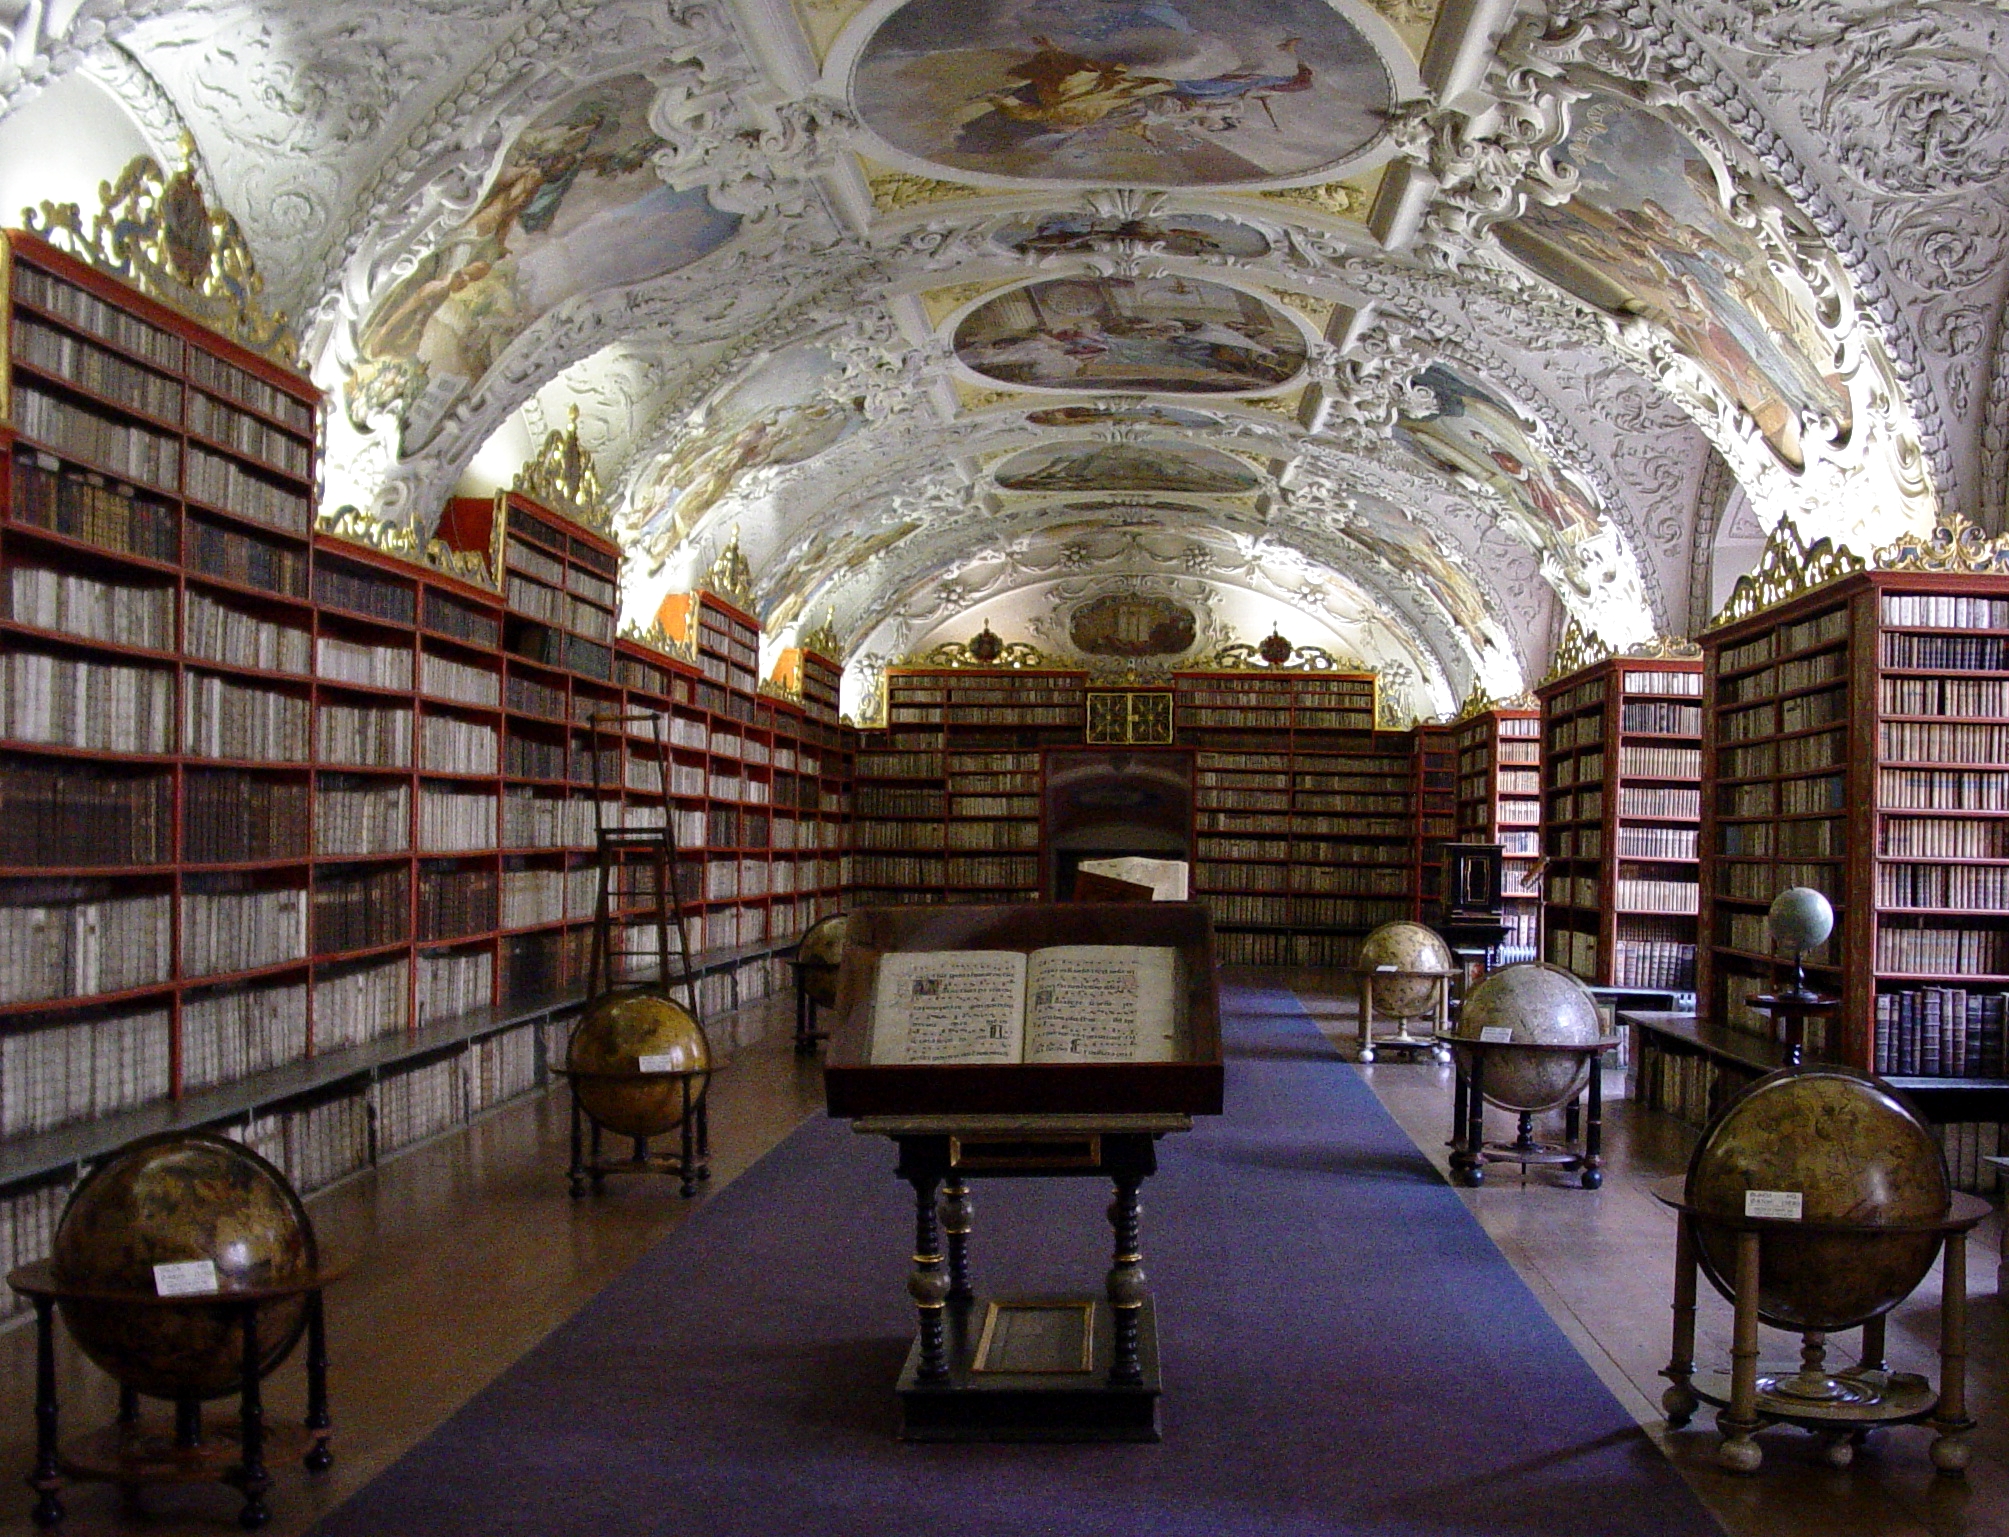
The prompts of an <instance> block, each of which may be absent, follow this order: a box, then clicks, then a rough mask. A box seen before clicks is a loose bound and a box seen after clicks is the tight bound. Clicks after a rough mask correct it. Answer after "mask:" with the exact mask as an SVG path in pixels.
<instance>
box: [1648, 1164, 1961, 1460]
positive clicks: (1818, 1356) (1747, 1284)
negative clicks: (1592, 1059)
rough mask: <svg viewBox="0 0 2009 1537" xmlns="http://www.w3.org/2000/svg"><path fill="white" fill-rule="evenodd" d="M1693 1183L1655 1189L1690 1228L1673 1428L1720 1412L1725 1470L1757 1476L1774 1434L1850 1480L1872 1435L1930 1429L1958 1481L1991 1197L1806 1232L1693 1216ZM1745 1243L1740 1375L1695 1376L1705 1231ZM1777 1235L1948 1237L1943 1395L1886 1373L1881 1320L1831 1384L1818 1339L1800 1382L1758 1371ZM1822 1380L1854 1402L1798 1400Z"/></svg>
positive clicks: (1679, 1290) (1733, 1354)
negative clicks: (1767, 1243) (1767, 1273)
mask: <svg viewBox="0 0 2009 1537" xmlns="http://www.w3.org/2000/svg"><path fill="white" fill-rule="evenodd" d="M1686 1184H1687V1180H1686V1178H1685V1176H1682V1175H1679V1174H1677V1175H1674V1176H1673V1177H1672V1178H1669V1179H1663V1180H1661V1181H1659V1182H1658V1183H1657V1184H1655V1185H1654V1187H1653V1196H1654V1199H1655V1200H1657V1201H1659V1202H1660V1203H1661V1204H1662V1205H1663V1206H1667V1207H1670V1208H1672V1209H1673V1210H1674V1211H1675V1212H1676V1213H1677V1214H1678V1217H1679V1222H1678V1224H1677V1227H1676V1229H1675V1239H1674V1348H1673V1352H1672V1354H1671V1356H1670V1357H1669V1360H1668V1363H1667V1368H1666V1370H1665V1371H1663V1372H1662V1373H1661V1376H1663V1377H1665V1378H1667V1379H1668V1382H1669V1384H1670V1386H1669V1387H1668V1389H1667V1391H1666V1392H1665V1393H1664V1394H1662V1395H1661V1404H1662V1406H1663V1407H1664V1408H1665V1409H1666V1410H1667V1422H1668V1424H1670V1425H1672V1426H1673V1427H1674V1428H1676V1429H1677V1430H1678V1429H1680V1427H1682V1426H1683V1425H1686V1424H1687V1423H1688V1421H1689V1420H1690V1419H1691V1418H1692V1417H1693V1416H1694V1413H1695V1411H1696V1409H1697V1408H1698V1407H1699V1406H1700V1405H1702V1404H1714V1405H1716V1407H1717V1409H1718V1410H1719V1411H1720V1412H1719V1413H1718V1414H1717V1416H1716V1428H1717V1429H1718V1430H1720V1431H1722V1433H1723V1444H1722V1445H1721V1446H1720V1447H1719V1448H1718V1449H1717V1454H1716V1456H1717V1461H1718V1462H1719V1463H1721V1464H1722V1466H1724V1467H1725V1468H1728V1469H1729V1470H1730V1471H1731V1472H1733V1473H1754V1472H1756V1471H1757V1470H1758V1467H1759V1465H1760V1464H1761V1463H1762V1462H1763V1461H1764V1456H1765V1454H1764V1452H1763V1450H1762V1449H1761V1448H1760V1447H1759V1446H1758V1443H1757V1442H1756V1441H1754V1440H1752V1436H1753V1435H1754V1434H1755V1433H1756V1432H1758V1431H1759V1430H1762V1429H1763V1428H1764V1427H1765V1426H1767V1425H1797V1426H1799V1427H1800V1428H1801V1429H1802V1430H1808V1431H1812V1432H1813V1433H1814V1434H1816V1435H1820V1436H1824V1437H1826V1438H1827V1459H1828V1462H1829V1463H1830V1464H1831V1465H1833V1466H1835V1467H1838V1468H1845V1467H1847V1466H1848V1465H1849V1463H1850V1462H1851V1461H1853V1460H1854V1457H1855V1448H1856V1446H1857V1445H1858V1444H1859V1443H1860V1442H1861V1441H1862V1439H1863V1437H1864V1436H1866V1435H1868V1434H1869V1432H1870V1431H1872V1430H1879V1429H1882V1428H1883V1427H1884V1426H1887V1425H1919V1424H1929V1425H1931V1426H1932V1428H1933V1429H1934V1430H1935V1431H1937V1432H1938V1434H1937V1435H1936V1436H1935V1437H1934V1438H1933V1442H1932V1465H1933V1466H1934V1467H1935V1468H1937V1469H1938V1470H1939V1471H1940V1472H1941V1473H1943V1474H1946V1475H1948V1476H1950V1477H1958V1476H1959V1475H1960V1474H1961V1473H1962V1472H1964V1471H1965V1470H1966V1467H1967V1464H1968V1460H1969V1458H1970V1457H1971V1456H1972V1452H1971V1450H1970V1448H1969V1447H1968V1445H1967V1434H1968V1432H1969V1431H1971V1430H1972V1429H1973V1428H1974V1419H1973V1417H1972V1416H1971V1415H1969V1414H1968V1412H1967V1235H1968V1233H1969V1232H1971V1231H1972V1230H1973V1229H1974V1227H1975V1225H1976V1224H1977V1223H1979V1222H1980V1221H1981V1220H1982V1219H1983V1218H1985V1217H1986V1216H1987V1215H1988V1213H1989V1212H1990V1210H1992V1208H1991V1207H1990V1206H1989V1204H1988V1202H1986V1201H1984V1200H1982V1199H1981V1197H1979V1196H1975V1195H1967V1194H1964V1193H1962V1192H1960V1191H1955V1192H1954V1193H1953V1196H1952V1200H1951V1202H1950V1204H1949V1205H1948V1207H1947V1211H1946V1215H1945V1216H1944V1217H1942V1218H1940V1219H1939V1220H1938V1221H1937V1222H1914V1223H1904V1224H1889V1225H1882V1226H1877V1227H1874V1228H1871V1227H1868V1226H1866V1225H1865V1224H1862V1223H1848V1222H1801V1221H1788V1220H1783V1219H1776V1218H1765V1217H1726V1216H1723V1215H1722V1214H1721V1213H1718V1212H1702V1211H1697V1210H1696V1209H1695V1208H1694V1207H1692V1206H1690V1205H1689V1204H1688V1200H1687V1191H1686V1188H1685V1187H1686ZM1703 1224H1707V1225H1708V1226H1711V1227H1715V1228H1720V1229H1723V1230H1724V1231H1726V1232H1730V1233H1734V1234H1736V1238H1737V1270H1736V1279H1735V1285H1734V1288H1733V1290H1734V1292H1735V1295H1734V1296H1732V1297H1731V1299H1730V1302H1731V1305H1732V1307H1734V1308H1735V1309H1736V1321H1735V1324H1734V1326H1733V1332H1732V1336H1731V1346H1730V1370H1729V1371H1728V1372H1709V1373H1702V1374H1698V1373H1697V1372H1696V1370H1695V1296H1696V1276H1697V1273H1698V1271H1699V1269H1700V1260H1699V1258H1698V1254H1697V1251H1698V1249H1699V1244H1698V1243H1697V1240H1696V1236H1695V1234H1696V1229H1697V1227H1698V1226H1701V1225H1703ZM1768 1231H1776V1232H1795V1233H1806V1232H1817V1233H1819V1232H1825V1233H1851V1232H1854V1233H1865V1232H1874V1233H1894V1232H1908V1233H1938V1234H1941V1235H1943V1237H1944V1239H1945V1243H1946V1248H1945V1251H1944V1256H1943V1261H1942V1270H1941V1280H1940V1286H1941V1290H1940V1305H1939V1391H1938V1392H1937V1393H1935V1392H1934V1391H1933V1390H1932V1384H1931V1383H1929V1382H1928V1381H1926V1379H1925V1378H1923V1377H1921V1376H1919V1375H1918V1374H1917V1373H1915V1372H1894V1371H1892V1370H1890V1368H1889V1367H1888V1366H1887V1365H1886V1364H1885V1362H1884V1330H1885V1325H1886V1316H1885V1315H1883V1314H1878V1315H1877V1316H1876V1317H1875V1318H1872V1319H1871V1320H1870V1321H1869V1322H1868V1323H1866V1324H1864V1325H1863V1326H1862V1354H1861V1359H1860V1360H1858V1361H1857V1363H1856V1364H1855V1365H1854V1366H1852V1367H1845V1368H1843V1369H1842V1370H1840V1371H1836V1372H1828V1370H1827V1365H1826V1348H1827V1336H1826V1335H1824V1334H1820V1333H1810V1334H1808V1335H1807V1336H1806V1341H1805V1345H1804V1347H1803V1348H1802V1351H1801V1361H1800V1366H1799V1370H1798V1371H1797V1372H1795V1371H1793V1370H1790V1369H1782V1370H1772V1371H1767V1370H1761V1369H1760V1367H1759V1365H1758V1246H1759V1240H1760V1238H1762V1237H1763V1236H1764V1234H1765V1233H1766V1232H1768ZM1809 1374H1811V1375H1812V1376H1813V1377H1814V1378H1815V1380H1816V1381H1819V1380H1820V1379H1822V1378H1829V1379H1832V1380H1833V1382H1835V1383H1836V1384H1838V1385H1840V1387H1841V1388H1842V1389H1843V1391H1839V1392H1835V1393H1833V1394H1832V1396H1829V1397H1826V1398H1818V1397H1807V1396H1800V1395H1795V1394H1794V1393H1792V1392H1791V1391H1789V1389H1790V1387H1791V1385H1792V1384H1793V1382H1794V1381H1795V1379H1796V1378H1799V1377H1801V1376H1805V1375H1809Z"/></svg>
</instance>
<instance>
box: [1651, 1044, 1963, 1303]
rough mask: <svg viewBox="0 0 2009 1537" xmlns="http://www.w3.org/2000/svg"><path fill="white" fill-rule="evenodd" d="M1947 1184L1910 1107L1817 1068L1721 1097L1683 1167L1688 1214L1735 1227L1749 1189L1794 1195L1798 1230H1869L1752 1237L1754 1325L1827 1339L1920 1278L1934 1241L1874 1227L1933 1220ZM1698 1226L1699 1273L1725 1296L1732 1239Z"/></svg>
mask: <svg viewBox="0 0 2009 1537" xmlns="http://www.w3.org/2000/svg"><path fill="white" fill-rule="evenodd" d="M1950 1188H1951V1187H1950V1185H1949V1184H1948V1181H1947V1177H1946V1158H1945V1155H1944V1154H1943V1153H1942V1152H1941V1151H1940V1146H1939V1139H1938V1138H1937V1137H1935V1136H1934V1135H1933V1133H1932V1128H1931V1127H1929V1126H1927V1125H1926V1124H1925V1122H1924V1121H1923V1120H1922V1119H1921V1118H1920V1117H1919V1115H1918V1113H1917V1112H1916V1111H1915V1110H1913V1109H1912V1108H1911V1106H1910V1105H1908V1104H1906V1103H1905V1102H1904V1100H1902V1099H1900V1098H1899V1097H1898V1096H1897V1094H1896V1093H1894V1092H1893V1091H1892V1090H1891V1089H1889V1088H1887V1087H1886V1086H1885V1085H1883V1084H1881V1083H1878V1082H1877V1081H1876V1080H1875V1079H1874V1078H1871V1077H1869V1076H1868V1075H1867V1074H1864V1073H1859V1072H1857V1071H1855V1070H1854V1069H1853V1068H1847V1067H1835V1066H1829V1065H1826V1064H1823V1065H1822V1066H1819V1067H1807V1068H1783V1069H1781V1070H1780V1071H1778V1072H1776V1073H1771V1074H1768V1075H1767V1076H1766V1077H1763V1078H1760V1079H1759V1080H1758V1081H1757V1082H1756V1083H1754V1084H1752V1085H1751V1086H1750V1088H1748V1089H1746V1090H1745V1091H1744V1092H1743V1093H1742V1094H1741V1095H1739V1096H1738V1097H1737V1098H1736V1099H1735V1100H1733V1101H1731V1103H1730V1104H1729V1105H1728V1106H1727V1107H1726V1108H1725V1109H1724V1111H1723V1113H1722V1114H1721V1115H1719V1116H1717V1117H1716V1119H1715V1120H1714V1121H1712V1122H1710V1124H1709V1128H1708V1130H1706V1131H1705V1132H1703V1134H1702V1140H1701V1141H1700V1142H1699V1143H1697V1144H1696V1147H1695V1152H1694V1154H1693V1155H1692V1156H1691V1157H1690V1158H1689V1160H1688V1182H1687V1186H1686V1194H1687V1199H1688V1203H1689V1205H1690V1206H1692V1207H1694V1208H1696V1209H1697V1210H1698V1211H1701V1212H1708V1213H1715V1214H1718V1215H1721V1216H1725V1217H1737V1218H1741V1217H1742V1216H1743V1215H1744V1193H1745V1192H1746V1191H1747V1190H1776V1191H1791V1192H1795V1193H1797V1194H1798V1195H1799V1197H1800V1201H1801V1207H1800V1217H1801V1220H1802V1221H1805V1222H1822V1221H1845V1222H1851V1223H1861V1224H1863V1225H1864V1227H1865V1228H1867V1229H1869V1230H1870V1231H1867V1232H1863V1233H1819V1232H1798V1231H1794V1230H1792V1229H1787V1228H1781V1229H1770V1230H1767V1231H1766V1232H1765V1234H1764V1236H1763V1237H1762V1238H1761V1239H1760V1240H1759V1244H1758V1316H1759V1317H1760V1318H1762V1319H1764V1320H1765V1322H1767V1323H1769V1324H1772V1325H1775V1326H1776V1327H1778V1328H1782V1329H1799V1330H1805V1329H1822V1330H1827V1331H1829V1332H1833V1331H1835V1330H1838V1329H1849V1328H1853V1327H1854V1326H1856V1325H1857V1324H1860V1323H1863V1322H1865V1321H1866V1320H1868V1319H1871V1318H1874V1317H1876V1316H1877V1315H1878V1314H1879V1313H1884V1312H1887V1311H1889V1310H1890V1309H1891V1308H1893V1307H1895V1306H1896V1305H1897V1304H1898V1303H1900V1302H1902V1301H1903V1300H1904V1299H1905V1298H1906V1297H1908V1296H1910V1295H1911V1293H1912V1291H1913V1290H1914V1289H1915V1288H1916V1287H1917V1286H1918V1283H1919V1282H1920V1281H1922V1280H1923V1279H1924V1278H1925V1274H1926V1272H1927V1271H1929V1270H1930V1269H1931V1268H1932V1262H1933V1260H1934V1259H1935V1258H1936V1257H1937V1256H1938V1253H1939V1243H1940V1237H1939V1234H1937V1233H1878V1232H1876V1231H1874V1229H1875V1227H1876V1226H1877V1224H1879V1223H1886V1224H1887V1223H1906V1222H1936V1221H1938V1220H1939V1219H1940V1218H1942V1217H1944V1216H1945V1215H1946V1210H1947V1206H1948V1205H1949V1203H1950V1195H1949V1191H1950ZM1695 1227H1696V1236H1697V1247H1698V1249H1699V1250H1700V1254H1699V1258H1700V1259H1701V1261H1702V1268H1703V1270H1704V1272H1705V1273H1706V1274H1707V1275H1708V1277H1709V1279H1710V1281H1711V1282H1712V1283H1714V1285H1715V1287H1716V1289H1717V1290H1718V1291H1720V1292H1722V1293H1723V1295H1724V1296H1726V1297H1728V1296H1730V1295H1731V1290H1732V1286H1731V1283H1732V1279H1733V1278H1734V1276H1735V1275H1736V1255H1737V1245H1736V1235H1735V1234H1734V1233H1733V1232H1731V1231H1730V1230H1729V1229H1727V1228H1723V1227H1717V1226H1715V1225H1713V1224H1711V1223H1708V1222H1698V1223H1696V1224H1695Z"/></svg>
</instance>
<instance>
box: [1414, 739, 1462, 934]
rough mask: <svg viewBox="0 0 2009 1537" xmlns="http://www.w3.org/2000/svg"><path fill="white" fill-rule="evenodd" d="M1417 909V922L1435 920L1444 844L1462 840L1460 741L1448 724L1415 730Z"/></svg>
mask: <svg viewBox="0 0 2009 1537" xmlns="http://www.w3.org/2000/svg"><path fill="white" fill-rule="evenodd" d="M1415 794H1416V853H1415V860H1416V908H1415V911H1414V912H1413V913H1412V914H1411V915H1410V916H1412V917H1413V918H1415V919H1416V920H1417V921H1418V922H1419V923H1431V922H1434V921H1435V920H1436V917H1437V904H1438V900H1439V897H1440V895H1441V888H1442V886H1443V884H1444V845H1445V844H1446V843H1448V842H1450V841H1451V840H1452V839H1453V838H1455V837H1457V835H1458V740H1457V733H1456V732H1455V731H1454V730H1453V729H1452V728H1451V727H1450V726H1448V725H1442V724H1437V723H1434V722H1425V723H1423V724H1421V725H1418V726H1417V727H1416V792H1415Z"/></svg>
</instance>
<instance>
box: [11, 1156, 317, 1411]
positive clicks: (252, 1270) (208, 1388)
mask: <svg viewBox="0 0 2009 1537" xmlns="http://www.w3.org/2000/svg"><path fill="white" fill-rule="evenodd" d="M50 1258H51V1260H52V1262H53V1265H54V1269H55V1278H56V1281H57V1283H58V1284H59V1285H61V1286H63V1287H66V1288H74V1289H79V1290H87V1291H93V1292H98V1291H102V1292H126V1293H137V1294H139V1295H142V1296H149V1297H150V1296H152V1295H154V1270H153V1267H154V1266H155V1265H165V1264H174V1263H178V1262H186V1261H190V1260H209V1261H210V1262H211V1263H213V1264H214V1265H215V1266H216V1275H217V1279H218V1281H219V1282H220V1283H221V1285H222V1287H223V1288H224V1289H225V1290H226V1291H227V1290H230V1289H231V1288H233V1287H239V1288H242V1287H270V1286H285V1285H288V1284H294V1283H300V1282H304V1281H308V1280H311V1279H312V1277H313V1276H314V1275H315V1273H316V1270H317V1266H318V1263H319V1251H318V1249H317V1247H316V1244H315V1239H314V1224H313V1223H312V1222H311V1221H310V1220H309V1219H308V1216H307V1211H306V1208H305V1207H303V1206H302V1205H301V1204H300V1198H299V1197H298V1196H297V1195H295V1194H294V1193H293V1188H292V1186H290V1185H288V1184H287V1183H286V1177H285V1175H283V1174H281V1173H280V1172H279V1171H278V1170H277V1169H275V1168H274V1167H273V1166H272V1165H271V1164H269V1163H267V1162H266V1161H265V1160H264V1159H263V1158H260V1157H259V1156H258V1155H257V1154H256V1153H254V1152H252V1151H251V1150H250V1149H249V1148H247V1147H245V1146H243V1145H242V1144H240V1143H237V1142H232V1141H231V1140H230V1139H228V1138H227V1137H220V1136H217V1135H216V1134H214V1133H212V1132H202V1131H198V1132H167V1133H163V1134H162V1135H160V1136H154V1137H143V1138H141V1139H140V1140H139V1141H137V1142H134V1143H131V1144H130V1145H128V1146H127V1147H125V1148H123V1149H121V1150H120V1151H119V1152H117V1153H116V1154H114V1155H113V1156H112V1157H111V1158H109V1159H107V1160H106V1161H105V1162H104V1163H101V1164H99V1165H98V1167H97V1168H95V1169H93V1170H92V1171H91V1172H90V1173H89V1174H88V1175H86V1176H85V1177H84V1180H83V1182H82V1183H81V1184H79V1185H78V1186H77V1188H76V1190H75V1191H73V1192H72V1193H71V1195H70V1199H69V1203H68V1205H66V1206H65V1207H64V1209H63V1216H62V1220H61V1222H60V1223H59V1224H58V1225H57V1228H56V1238H55V1244H54V1247H53V1250H52V1253H51V1256H50ZM59 1306H60V1307H61V1309H62V1313H63V1321H64V1322H65V1323H66V1324H67V1325H68V1326H69V1329H70V1333H71V1334H72V1335H73V1336H74V1337H75V1339H76V1341H77V1344H78V1346H79V1347H80V1348H81V1349H82V1350H83V1352H84V1354H85V1355H87V1356H89V1357H90V1358H91V1360H93V1361H95V1362H96V1363H97V1364H98V1365H99V1366H101V1367H103V1368H104V1370H105V1371H106V1372H108V1373H109V1374H110V1375H111V1376H112V1377H113V1378H114V1379H115V1380H116V1381H118V1382H119V1383H120V1384H121V1385H123V1386H125V1387H129V1388H132V1389H133V1390H134V1391H136V1392H140V1393H144V1394H147V1395H148V1396H150V1397H155V1398H171V1399H189V1398H193V1399H207V1398H220V1397H222V1396H223V1395H225V1394H228V1393H235V1392H237V1391H238V1390H239V1388H240V1387H241V1386H242V1385H243V1378H244V1331H243V1327H242V1325H241V1323H240V1321H239V1319H238V1316H237V1314H236V1310H234V1309H231V1308H226V1307H222V1306H205V1305H189V1306H185V1307H160V1306H157V1305H153V1304H149V1303H145V1302H124V1301H116V1300H95V1299H91V1300H84V1299H77V1298H64V1299H63V1300H62V1301H61V1302H60V1304H59ZM306 1322H307V1299H306V1297H305V1296H304V1295H303V1296H295V1297H288V1298H284V1299H281V1300H278V1301H274V1302H269V1303H266V1304H264V1305H263V1306H262V1307H260V1309H259V1312H258V1334H259V1344H260V1346H261V1355H262V1360H263V1364H262V1366H261V1368H260V1370H259V1375H260V1376H261V1377H263V1376H264V1375H265V1374H266V1373H267V1372H269V1371H271V1370H272V1368H273V1367H275V1366H277V1365H278V1364H279V1363H280V1362H281V1361H283V1360H284V1359H285V1358H286V1355H287V1353H288V1352H289V1351H291V1350H292V1348H293V1346H294V1345H295V1344H296V1343H297V1342H298V1341H299V1338H300V1333H301V1330H302V1329H303V1328H305V1326H306Z"/></svg>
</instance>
